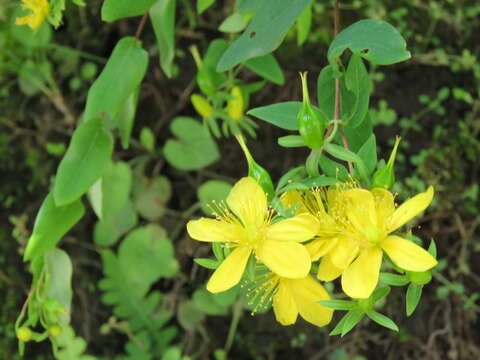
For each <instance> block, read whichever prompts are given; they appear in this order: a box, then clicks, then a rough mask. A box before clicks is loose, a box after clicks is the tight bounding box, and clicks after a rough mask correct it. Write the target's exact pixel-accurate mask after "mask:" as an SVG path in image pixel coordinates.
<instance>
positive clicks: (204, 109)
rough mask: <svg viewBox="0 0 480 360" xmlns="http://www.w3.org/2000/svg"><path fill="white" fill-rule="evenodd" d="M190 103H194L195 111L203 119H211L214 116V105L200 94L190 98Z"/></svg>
mask: <svg viewBox="0 0 480 360" xmlns="http://www.w3.org/2000/svg"><path fill="white" fill-rule="evenodd" d="M190 101H191V102H192V105H193V107H194V108H195V111H196V112H197V113H198V114H199V115H200V116H201V117H203V118H209V117H211V116H212V115H213V108H212V105H210V103H209V102H208V100H207V99H205V98H204V97H203V96H201V95H198V94H192V96H190Z"/></svg>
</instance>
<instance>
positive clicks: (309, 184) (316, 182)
mask: <svg viewBox="0 0 480 360" xmlns="http://www.w3.org/2000/svg"><path fill="white" fill-rule="evenodd" d="M336 183H338V180H337V179H336V178H333V177H328V176H325V175H320V176H317V177H312V178H307V179H304V180H301V181H298V182H291V183H289V184H287V185H285V186H284V187H283V188H281V189H280V190H278V193H279V194H281V193H284V192H285V191H288V190H307V189H311V188H314V187H321V186H330V185H333V184H336Z"/></svg>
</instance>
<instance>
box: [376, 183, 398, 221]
mask: <svg viewBox="0 0 480 360" xmlns="http://www.w3.org/2000/svg"><path fill="white" fill-rule="evenodd" d="M372 195H373V198H374V200H375V209H376V210H377V219H378V220H380V219H387V218H389V217H390V216H392V214H393V212H394V211H395V201H394V198H393V195H392V193H391V192H390V191H388V190H385V189H382V188H375V189H373V190H372Z"/></svg>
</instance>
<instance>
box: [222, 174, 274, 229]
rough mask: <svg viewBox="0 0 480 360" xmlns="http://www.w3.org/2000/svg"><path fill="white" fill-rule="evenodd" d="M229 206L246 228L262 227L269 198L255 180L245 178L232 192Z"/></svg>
mask: <svg viewBox="0 0 480 360" xmlns="http://www.w3.org/2000/svg"><path fill="white" fill-rule="evenodd" d="M227 204H228V206H229V207H230V209H232V211H233V212H234V213H235V214H236V215H237V216H238V217H239V218H240V220H242V222H243V225H244V226H245V227H247V226H252V225H258V226H259V225H261V224H262V223H263V221H264V217H265V214H266V212H267V197H266V196H265V192H264V191H263V189H262V187H261V186H260V185H258V183H257V182H256V181H255V179H253V178H251V177H244V178H242V179H240V180H239V181H238V182H237V183H236V184H235V186H234V187H233V188H232V190H230V193H229V194H228V197H227Z"/></svg>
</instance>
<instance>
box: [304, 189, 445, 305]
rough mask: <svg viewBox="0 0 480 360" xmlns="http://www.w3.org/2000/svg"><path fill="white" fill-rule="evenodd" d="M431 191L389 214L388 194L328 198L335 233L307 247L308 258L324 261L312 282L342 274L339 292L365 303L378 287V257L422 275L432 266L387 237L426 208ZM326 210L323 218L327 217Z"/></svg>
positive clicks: (406, 244) (407, 244) (420, 253)
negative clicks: (332, 213) (385, 258)
mask: <svg viewBox="0 0 480 360" xmlns="http://www.w3.org/2000/svg"><path fill="white" fill-rule="evenodd" d="M433 192H434V191H433V187H431V186H430V187H429V188H428V190H427V191H426V192H424V193H421V194H418V195H416V196H414V197H413V198H411V199H410V200H408V201H407V202H405V203H404V204H402V205H401V206H400V207H398V208H397V209H395V205H394V198H393V195H392V194H391V193H390V192H389V191H387V190H385V189H381V188H376V189H373V190H372V191H368V190H364V189H350V190H345V191H337V192H336V193H335V194H332V195H334V196H335V197H336V199H335V200H334V201H332V202H334V203H335V205H333V206H334V207H335V209H332V211H333V210H335V211H336V213H335V214H334V216H331V215H330V218H332V219H333V220H334V221H335V226H336V231H333V232H332V233H331V235H330V236H329V237H324V238H318V239H316V240H314V241H312V243H311V244H309V245H308V250H309V252H310V254H311V256H312V259H316V258H318V255H319V254H320V255H321V256H324V257H323V259H322V262H321V263H320V266H319V272H318V278H319V279H321V280H323V281H331V280H333V279H335V278H336V277H338V276H340V274H341V275H342V288H343V291H344V292H345V293H346V294H347V295H348V296H350V297H352V298H368V297H369V296H370V295H371V293H372V292H373V290H374V289H375V287H376V286H377V283H378V276H379V272H380V266H381V264H382V257H383V252H385V253H386V254H387V255H388V256H389V257H390V259H391V260H392V261H393V262H394V263H395V264H396V265H397V266H399V267H400V268H402V269H404V270H408V271H426V270H429V269H431V268H432V267H434V266H435V265H436V264H437V261H436V260H435V258H433V256H431V255H430V254H429V253H428V252H427V251H426V250H424V249H423V248H421V247H420V246H418V245H416V244H414V243H413V242H411V241H408V240H406V239H403V238H401V237H399V236H395V235H391V233H393V232H394V231H395V230H397V229H398V228H400V227H401V226H402V225H404V224H405V223H407V222H408V221H410V220H411V219H412V218H413V217H415V216H416V215H417V214H419V213H421V212H422V211H424V210H425V209H426V208H427V207H428V205H430V203H431V201H432V198H433ZM330 212H331V211H330V209H329V214H330Z"/></svg>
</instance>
